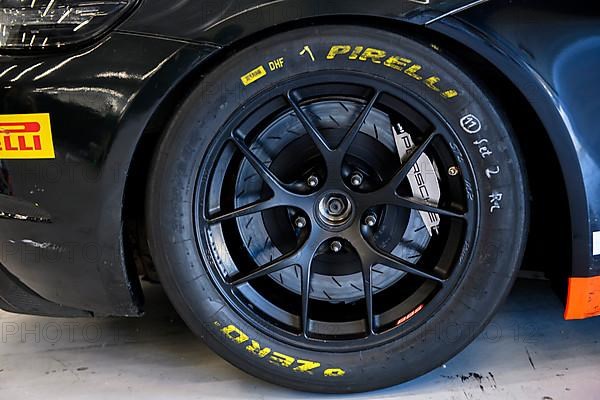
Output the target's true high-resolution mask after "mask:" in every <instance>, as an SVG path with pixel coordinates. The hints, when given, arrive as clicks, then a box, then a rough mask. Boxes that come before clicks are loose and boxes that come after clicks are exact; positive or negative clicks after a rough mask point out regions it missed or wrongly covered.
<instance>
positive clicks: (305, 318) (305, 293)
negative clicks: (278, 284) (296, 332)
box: [300, 258, 312, 337]
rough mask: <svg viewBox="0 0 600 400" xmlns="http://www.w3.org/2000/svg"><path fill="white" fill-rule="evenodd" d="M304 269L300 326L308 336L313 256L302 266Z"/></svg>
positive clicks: (305, 335)
mask: <svg viewBox="0 0 600 400" xmlns="http://www.w3.org/2000/svg"><path fill="white" fill-rule="evenodd" d="M301 269H302V280H301V289H300V293H301V298H302V314H301V315H300V326H301V328H302V334H303V335H304V337H308V331H309V328H310V323H309V321H310V320H309V314H308V304H309V302H310V279H311V269H312V258H311V260H310V261H309V262H308V263H307V264H306V265H303V266H301Z"/></svg>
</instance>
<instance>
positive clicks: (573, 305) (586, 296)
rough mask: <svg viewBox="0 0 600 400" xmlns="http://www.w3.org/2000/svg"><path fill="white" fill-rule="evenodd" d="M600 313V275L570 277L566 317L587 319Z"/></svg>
mask: <svg viewBox="0 0 600 400" xmlns="http://www.w3.org/2000/svg"><path fill="white" fill-rule="evenodd" d="M597 315H600V276H594V277H590V278H569V293H568V294H567V307H566V309H565V319H585V318H590V317H595V316H597Z"/></svg>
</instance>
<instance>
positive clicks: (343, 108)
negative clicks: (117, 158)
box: [146, 25, 528, 393]
mask: <svg viewBox="0 0 600 400" xmlns="http://www.w3.org/2000/svg"><path fill="white" fill-rule="evenodd" d="M527 198H528V196H527V186H526V180H525V173H524V169H523V166H522V162H521V161H520V156H519V152H518V148H517V143H516V139H515V138H514V136H513V135H512V133H511V131H510V127H509V124H508V122H507V121H506V119H505V118H504V116H503V115H502V113H501V111H500V107H499V105H498V104H497V103H496V102H495V101H494V99H493V97H492V95H491V94H490V93H489V92H488V91H487V90H485V89H484V87H483V85H481V84H480V83H479V82H478V81H477V80H476V79H475V78H474V77H472V76H469V74H467V73H465V72H464V71H463V69H462V68H461V66H460V65H459V64H457V63H456V62H455V61H453V59H452V57H451V56H450V55H447V54H444V51H443V49H440V48H439V47H437V46H430V45H427V44H424V43H421V42H419V41H418V40H416V39H414V38H409V37H404V36H401V35H399V34H396V33H391V32H387V31H382V30H378V29H372V28H366V27H358V26H333V25H332V26H311V27H307V28H303V29H297V30H294V31H290V32H285V33H281V34H277V35H275V36H272V37H269V38H267V39H265V40H263V41H260V42H258V43H256V44H254V45H252V46H250V47H248V48H246V49H243V50H240V51H238V52H237V53H235V54H233V55H231V56H230V58H228V59H227V60H225V61H224V62H223V63H222V64H220V65H219V66H218V67H216V68H214V69H213V70H212V71H210V72H209V73H207V74H206V75H205V76H204V77H203V79H202V81H201V82H199V84H198V85H197V87H195V88H193V90H191V92H190V94H189V95H188V96H187V98H186V99H185V100H184V101H183V102H182V104H181V105H180V106H179V107H178V110H177V112H176V113H175V115H174V116H173V117H172V120H171V121H170V123H169V125H168V127H167V129H166V131H165V133H164V135H163V137H162V138H161V141H160V143H159V147H158V150H157V151H156V154H155V157H154V160H153V165H152V169H151V173H150V179H149V183H148V187H147V204H146V216H147V224H148V236H149V245H150V249H151V254H152V257H153V260H154V263H155V264H156V268H157V270H158V273H159V276H160V280H161V282H162V285H163V286H164V289H165V291H166V293H167V295H168V296H169V298H170V300H171V301H172V303H173V305H174V306H175V308H176V310H177V311H178V313H179V314H180V315H181V317H182V318H183V319H184V320H185V322H186V323H187V325H188V326H189V327H190V328H191V329H192V330H193V331H194V332H195V333H196V334H197V335H198V336H200V337H201V338H202V339H203V340H204V341H205V342H206V343H207V345H208V346H209V347H210V348H211V349H213V350H214V351H215V352H216V353H218V354H219V355H221V356H222V357H223V358H224V359H226V360H227V361H229V362H230V363H231V364H233V365H235V366H237V367H238V368H240V369H241V370H243V371H245V372H247V373H249V374H251V375H254V376H256V377H258V378H261V379H264V380H266V381H269V382H272V383H275V384H278V385H283V386H286V387H289V388H293V389H298V390H302V391H311V392H327V393H349V392H361V391H368V390H373V389H378V388H383V387H387V386H390V385H395V384H399V383H402V382H405V381H408V380H410V379H413V378H415V377H418V376H420V375H422V374H425V373H426V372H428V371H431V370H432V369H434V368H436V367H439V366H441V365H442V364H444V363H445V362H447V361H448V360H449V359H450V358H452V357H453V356H454V355H456V354H457V353H458V352H460V351H461V350H462V349H463V348H464V347H465V346H467V345H468V344H469V343H470V342H471V341H472V340H473V339H474V338H475V337H476V336H477V335H478V334H479V333H480V332H481V331H482V330H483V329H484V328H485V326H486V324H487V323H488V322H489V321H490V319H491V318H492V316H493V315H494V312H495V311H496V310H497V308H498V307H499V305H500V304H501V302H502V301H503V299H504V298H505V296H506V295H507V293H508V292H509V290H510V288H511V285H512V283H513V281H514V279H515V275H516V272H517V270H518V268H519V266H520V261H521V258H522V253H523V249H524V244H525V242H526V234H527V225H528V204H527Z"/></svg>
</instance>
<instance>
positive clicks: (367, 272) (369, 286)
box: [362, 264, 375, 335]
mask: <svg viewBox="0 0 600 400" xmlns="http://www.w3.org/2000/svg"><path fill="white" fill-rule="evenodd" d="M362 274H363V286H364V290H365V306H366V308H367V310H366V311H367V313H366V314H367V315H366V320H367V334H368V335H374V334H375V319H374V315H373V283H372V276H373V275H372V265H370V264H364V265H363V270H362Z"/></svg>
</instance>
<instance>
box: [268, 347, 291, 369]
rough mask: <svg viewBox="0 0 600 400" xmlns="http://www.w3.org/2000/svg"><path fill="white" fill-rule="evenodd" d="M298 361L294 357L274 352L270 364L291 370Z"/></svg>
mask: <svg viewBox="0 0 600 400" xmlns="http://www.w3.org/2000/svg"><path fill="white" fill-rule="evenodd" d="M294 361H296V359H295V358H294V357H290V356H286V355H285V354H281V353H278V352H276V351H275V352H273V354H271V357H270V358H269V362H270V363H271V364H275V365H280V366H282V367H286V368H289V367H290V366H291V365H292V364H293V363H294Z"/></svg>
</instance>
